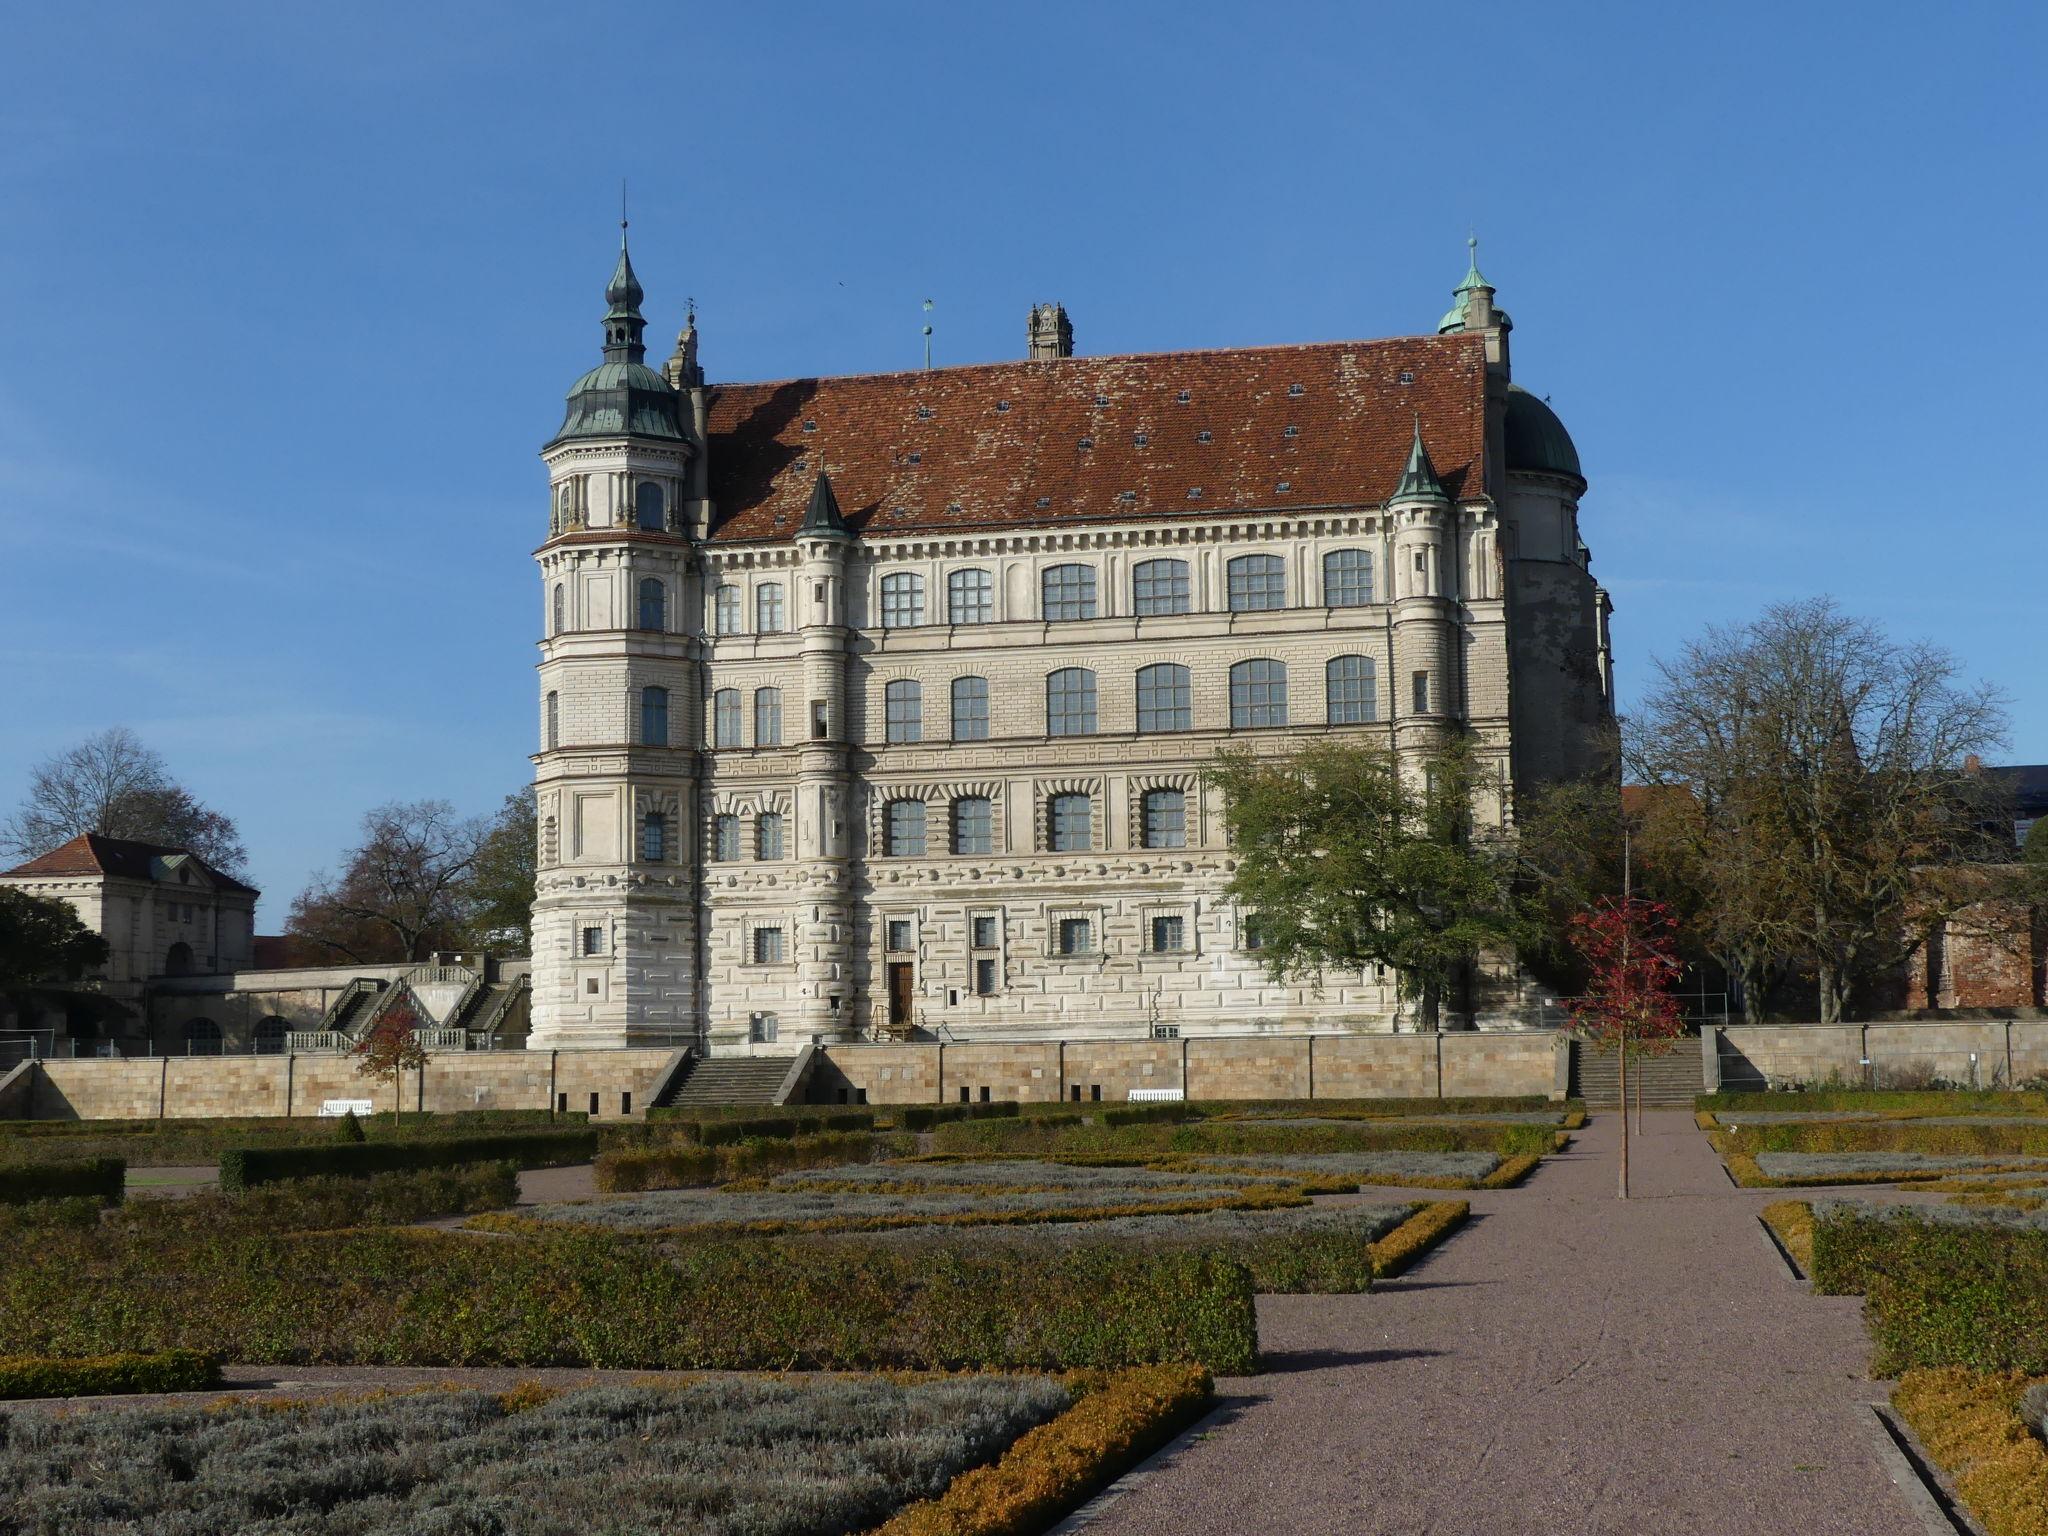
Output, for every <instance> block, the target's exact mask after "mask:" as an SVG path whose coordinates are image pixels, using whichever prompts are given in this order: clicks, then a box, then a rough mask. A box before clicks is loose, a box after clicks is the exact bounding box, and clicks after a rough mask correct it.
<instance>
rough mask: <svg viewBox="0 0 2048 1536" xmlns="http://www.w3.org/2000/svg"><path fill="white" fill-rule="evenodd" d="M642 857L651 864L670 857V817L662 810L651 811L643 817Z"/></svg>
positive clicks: (641, 834)
mask: <svg viewBox="0 0 2048 1536" xmlns="http://www.w3.org/2000/svg"><path fill="white" fill-rule="evenodd" d="M640 857H641V858H643V859H645V860H646V861H647V862H648V863H650V864H659V863H660V862H661V861H662V860H663V859H665V858H667V857H668V818H667V817H666V816H664V815H662V813H661V812H660V811H649V812H648V813H647V814H646V816H645V817H643V818H642V819H641V822H640Z"/></svg>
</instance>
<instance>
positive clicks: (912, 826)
mask: <svg viewBox="0 0 2048 1536" xmlns="http://www.w3.org/2000/svg"><path fill="white" fill-rule="evenodd" d="M924 809H925V807H924V802H923V801H922V800H891V801H890V802H889V804H888V807H887V809H886V811H885V819H884V826H883V852H884V853H886V854H887V855H888V856H889V857H890V858H892V859H921V858H923V857H924Z"/></svg>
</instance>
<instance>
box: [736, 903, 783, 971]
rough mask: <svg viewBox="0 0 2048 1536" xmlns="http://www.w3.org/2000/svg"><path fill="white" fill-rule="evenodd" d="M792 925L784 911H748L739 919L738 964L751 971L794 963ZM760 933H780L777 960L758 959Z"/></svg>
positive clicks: (776, 967)
mask: <svg viewBox="0 0 2048 1536" xmlns="http://www.w3.org/2000/svg"><path fill="white" fill-rule="evenodd" d="M792 928H793V925H792V924H791V922H790V920H789V916H788V914H786V913H781V912H749V913H747V914H745V915H744V916H742V917H741V919H740V965H741V967H742V968H743V969H746V970H752V971H772V970H776V969H779V968H782V967H786V966H793V965H795V964H796V945H795V944H794V943H793V942H792ZM762 933H775V934H779V935H781V938H780V941H779V942H780V945H781V949H782V957H781V958H780V959H777V960H758V959H756V958H755V956H756V955H758V954H759V953H760V952H761V951H760V943H761V940H760V938H759V935H760V934H762Z"/></svg>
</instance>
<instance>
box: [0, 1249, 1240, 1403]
mask: <svg viewBox="0 0 2048 1536" xmlns="http://www.w3.org/2000/svg"><path fill="white" fill-rule="evenodd" d="M1252 1297H1253V1290H1252V1278H1251V1275H1250V1274H1249V1273H1248V1272H1247V1271H1246V1269H1245V1268H1244V1266H1243V1265H1240V1264H1233V1263H1228V1262H1224V1261H1219V1260H1216V1259H1212V1258H1210V1257H1208V1256H1206V1255H1202V1254H1198V1253H1163V1254H1156V1255H1151V1254H1133V1253H1130V1252H1128V1251H1111V1250H1080V1251H1075V1252H1070V1253H1057V1254H1051V1255H1048V1256H1047V1257H1045V1258H1044V1259H1043V1260H1042V1261H1041V1262H1038V1263H1034V1264H1032V1265H1030V1266H1028V1267H1020V1266H1019V1265H1017V1264H1016V1263H1015V1261H1014V1259H1013V1258H1005V1257H1003V1256H1001V1255H989V1256H983V1255H980V1254H977V1253H972V1252H959V1251H948V1252H939V1253H933V1252H924V1251H913V1250H910V1249H905V1248H890V1247H887V1246H885V1245H882V1244H874V1245H870V1246H868V1247H865V1248H858V1247H850V1246H835V1247H821V1246H818V1245H808V1246H806V1245H803V1244H793V1243H773V1242H764V1241H759V1240H755V1241H747V1240H738V1241H726V1242H690V1243H685V1244H674V1245H670V1244H664V1243H661V1242H657V1241H651V1240H646V1239H635V1238H630V1237H622V1236H620V1235H618V1234H605V1235H602V1236H595V1237H592V1236H584V1235H580V1234H576V1233H563V1234H560V1235H547V1236H541V1237H528V1238H506V1237H495V1236H489V1235H484V1234H471V1233H457V1232H444V1231H439V1230H433V1229H422V1228H396V1229H391V1228H387V1229H374V1228H370V1229H362V1230H356V1231H344V1232H321V1233H308V1234H293V1235H277V1234H252V1233H243V1232H234V1231H226V1232H222V1231H212V1230H200V1231H191V1230H178V1231H171V1232H162V1233H151V1234H149V1240H148V1241H135V1240H132V1238H130V1237H129V1236H127V1235H125V1234H122V1233H120V1232H115V1231H109V1230H106V1229H101V1230H96V1231H87V1232H56V1233H51V1234H49V1235H48V1236H47V1237H46V1238H45V1239H44V1240H43V1241H41V1242H39V1243H37V1244H36V1245H34V1248H33V1250H32V1251H30V1252H25V1253H24V1252H14V1253H9V1254H7V1255H6V1256H5V1258H4V1259H0V1352H7V1353H18V1354H33V1355H92V1354H100V1353H108V1352H112V1351H115V1350H127V1349H140V1350H148V1351H155V1350H164V1349H197V1350H203V1351H206V1352H209V1353H213V1354H217V1355H220V1356H222V1357H224V1358H232V1359H236V1360H246V1361H255V1362H266V1363H280V1364H287V1363H288V1364H302V1363H311V1362H321V1363H334V1364H359V1365H421V1366H445V1365H493V1366H498V1365H502V1366H524V1365H531V1366H551V1365H562V1366H590V1367H609V1368H620V1369H633V1370H652V1369H718V1370H762V1369H777V1370H795V1369H832V1370H866V1369H877V1368H904V1369H946V1370H954V1369H992V1368H997V1367H1021V1368H1027V1369H1034V1370H1056V1369H1067V1368H1073V1367H1104V1368H1108V1367H1122V1366H1129V1365H1145V1364H1156V1363H1161V1362H1170V1361H1181V1362H1188V1363H1199V1364H1203V1365H1207V1366H1209V1367H1210V1368H1211V1369H1213V1370H1216V1371H1219V1372H1228V1373H1232V1374H1243V1373H1245V1372H1247V1371H1249V1370H1251V1369H1252V1368H1253V1366H1254V1364H1255V1361H1256V1356H1257V1349H1258V1332H1257V1321H1256V1318H1255V1315H1254V1313H1253V1309H1252Z"/></svg>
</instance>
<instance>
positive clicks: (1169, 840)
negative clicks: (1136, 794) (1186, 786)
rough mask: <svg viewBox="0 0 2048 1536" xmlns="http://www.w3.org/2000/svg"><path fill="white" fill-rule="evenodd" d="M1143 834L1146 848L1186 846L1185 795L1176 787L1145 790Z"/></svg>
mask: <svg viewBox="0 0 2048 1536" xmlns="http://www.w3.org/2000/svg"><path fill="white" fill-rule="evenodd" d="M1144 834H1145V846H1146V847H1147V848H1185V847H1187V845H1188V807H1187V796H1186V795H1185V794H1183V793H1182V792H1181V791H1180V790H1177V789H1148V790H1146V791H1145V827H1144Z"/></svg>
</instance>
